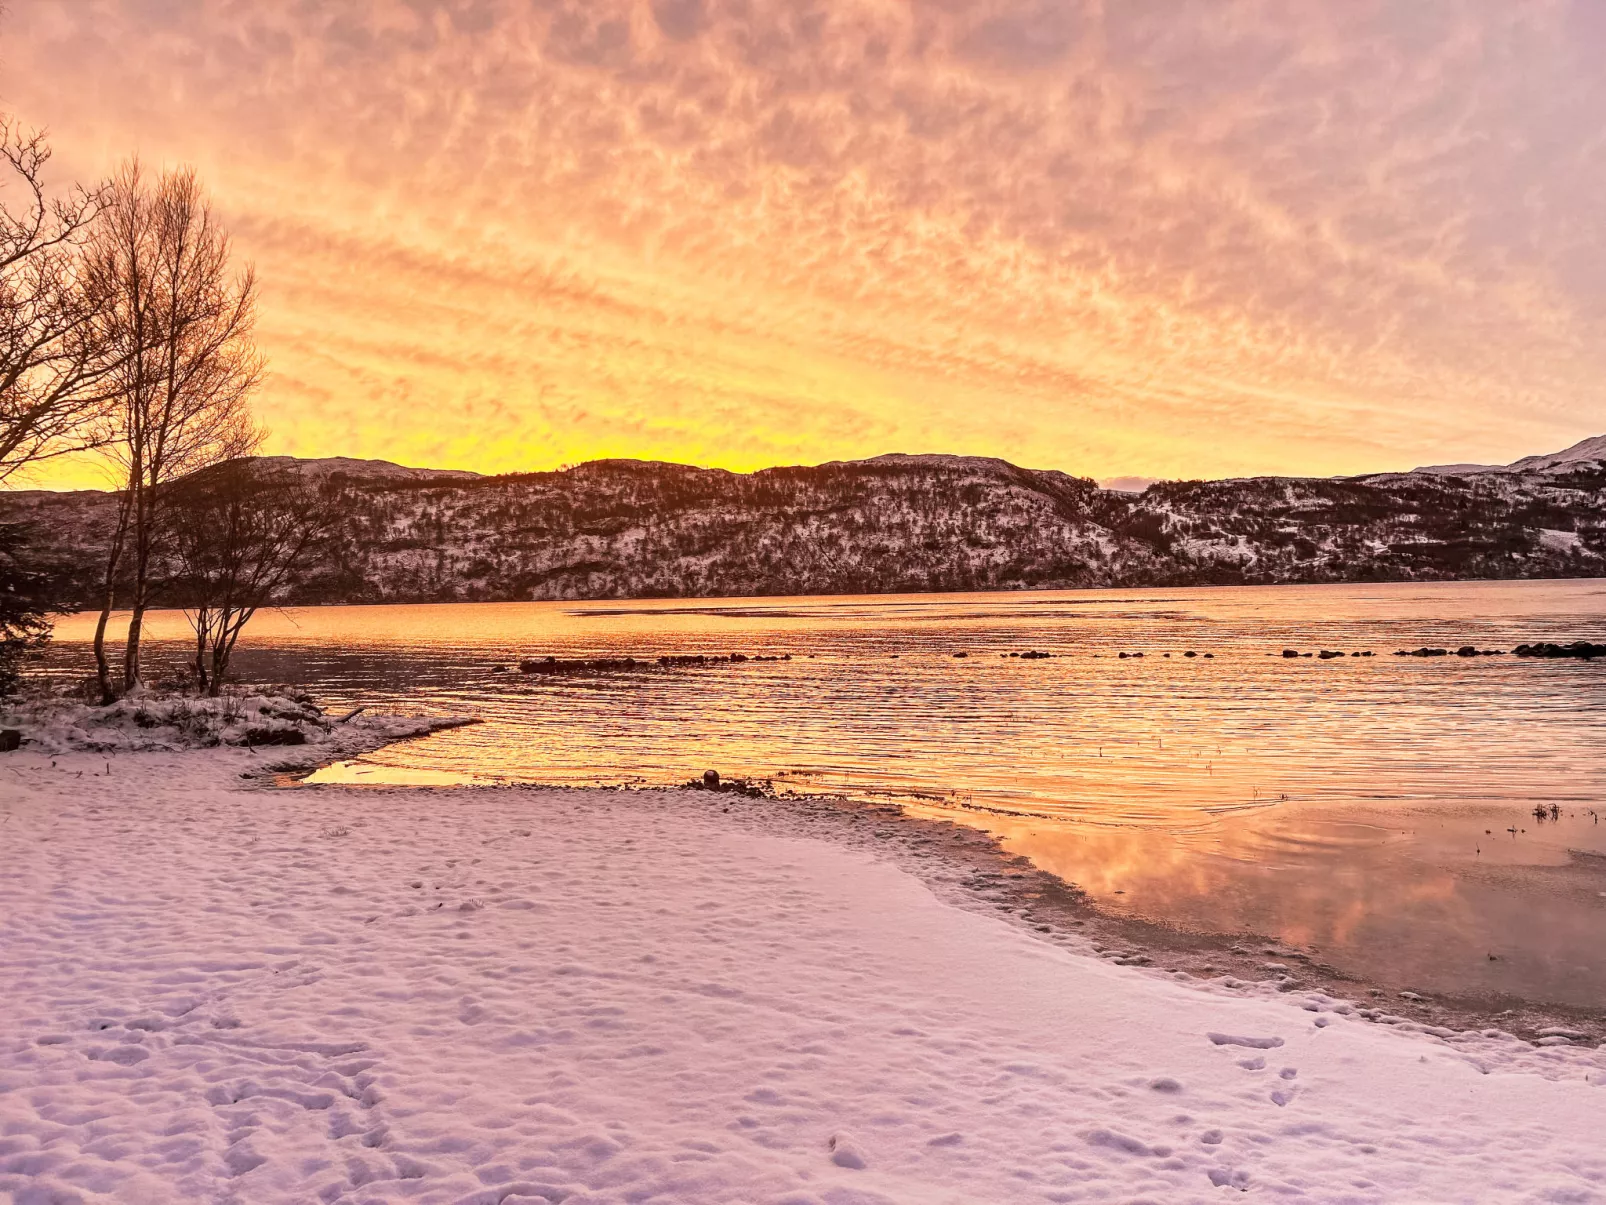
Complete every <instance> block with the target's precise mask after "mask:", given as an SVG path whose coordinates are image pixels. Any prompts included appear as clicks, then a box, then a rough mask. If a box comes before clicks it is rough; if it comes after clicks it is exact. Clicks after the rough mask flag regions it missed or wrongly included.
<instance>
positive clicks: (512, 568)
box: [0, 437, 1606, 604]
mask: <svg viewBox="0 0 1606 1205" xmlns="http://www.w3.org/2000/svg"><path fill="white" fill-rule="evenodd" d="M1602 443H1606V437H1602V439H1599V440H1595V441H1585V442H1584V443H1583V444H1579V445H1577V446H1576V447H1575V448H1571V449H1568V450H1567V451H1566V452H1562V453H1558V454H1556V455H1555V456H1550V457H1533V458H1529V461H1528V462H1521V461H1520V462H1518V464H1517V465H1513V466H1508V467H1506V468H1505V469H1503V470H1501V471H1498V472H1481V471H1480V472H1464V473H1444V472H1423V471H1418V472H1414V473H1388V474H1379V475H1374V476H1367V477H1351V478H1285V477H1257V478H1248V479H1239V480H1229V481H1203V482H1201V481H1191V482H1178V481H1171V482H1158V483H1156V484H1154V485H1152V486H1150V487H1149V488H1147V489H1146V490H1143V491H1142V492H1140V493H1132V492H1122V491H1117V490H1108V489H1101V488H1099V487H1098V485H1096V484H1095V483H1094V482H1092V481H1089V480H1086V479H1084V478H1078V477H1071V476H1069V475H1067V474H1065V473H1060V472H1055V471H1051V470H1037V469H1024V468H1019V467H1017V466H1015V465H1012V464H1009V463H1008V462H1006V461H1002V460H994V459H989V458H985V457H958V456H940V455H918V456H903V455H893V456H881V457H877V458H875V459H873V460H864V461H848V462H838V463H833V464H824V465H818V466H814V467H793V468H775V469H765V470H761V471H759V472H756V473H748V474H743V473H730V472H725V471H722V470H716V469H699V468H691V467H688V466H685V465H675V464H664V463H654V462H644V461H632V460H607V461H594V462H591V463H588V464H582V465H577V466H575V467H574V468H570V469H565V470H563V471H560V472H553V473H530V474H520V475H514V476H504V477H475V476H473V475H471V474H461V473H459V474H445V473H434V472H431V471H429V470H408V469H401V468H399V467H398V466H390V465H385V464H384V462H329V461H319V462H291V463H297V464H300V465H302V466H308V467H309V468H310V471H311V472H312V473H313V474H314V475H315V476H316V477H317V478H318V479H319V480H320V481H321V482H322V486H323V488H325V489H326V490H327V491H328V493H329V501H330V505H331V507H333V508H335V509H336V510H337V511H338V512H339V513H340V514H341V515H342V516H343V523H342V527H341V532H340V537H339V540H338V542H337V547H336V548H335V549H334V551H333V552H331V553H330V554H329V555H328V556H327V557H326V558H324V559H323V560H322V561H321V562H320V563H319V564H317V565H315V566H313V567H312V572H311V573H310V575H309V577H308V580H307V581H306V583H305V584H304V585H303V587H302V588H301V592H300V595H299V598H300V600H301V601H307V602H315V601H328V602H336V601H338V602H361V601H373V602H379V601H404V600H405V601H426V600H453V599H460V600H508V599H547V598H562V599H569V598H622V597H696V596H720V595H725V596H729V595H776V594H828V593H881V592H892V591H941V590H1007V589H1022V588H1033V587H1035V588H1052V587H1081V586H1104V585H1199V584H1230V583H1285V582H1323V581H1355V580H1380V581H1386V580H1443V579H1452V578H1463V577H1484V578H1509V577H1557V576H1597V575H1599V576H1606V463H1603V462H1602V461H1601V460H1599V459H1596V458H1594V457H1593V456H1591V455H1590V452H1591V450H1592V448H1599V447H1600V446H1601V444H1602ZM331 463H342V464H345V465H358V466H366V465H375V464H379V465H383V466H384V468H383V469H381V470H378V471H368V470H367V469H361V468H360V469H352V468H343V469H341V470H340V471H338V472H337V471H330V470H327V469H323V468H319V467H318V466H327V465H329V464H331ZM1525 464H1531V465H1532V467H1523V466H1524V465H1525ZM304 471H305V470H304ZM112 513H113V498H112V496H111V495H107V494H98V493H95V492H93V491H79V492H77V493H70V494H55V493H47V492H42V491H32V492H22V493H15V494H10V495H0V519H4V518H21V519H24V520H31V521H32V526H33V530H34V533H35V535H34V539H35V541H36V543H37V544H38V545H39V546H40V548H41V550H42V551H44V552H47V553H49V554H51V555H53V556H55V557H56V558H57V559H58V560H59V561H60V562H62V563H63V564H64V565H65V566H66V567H67V569H68V573H69V576H70V577H71V578H72V580H73V582H74V591H73V596H74V597H75V598H76V599H77V601H79V602H81V603H83V604H88V603H89V602H91V601H92V600H93V598H94V596H95V593H96V591H95V589H94V581H95V578H96V567H97V565H98V562H99V560H100V556H101V553H100V549H101V548H102V547H104V543H105V539H106V532H107V529H108V526H109V523H110V520H111V517H112Z"/></svg>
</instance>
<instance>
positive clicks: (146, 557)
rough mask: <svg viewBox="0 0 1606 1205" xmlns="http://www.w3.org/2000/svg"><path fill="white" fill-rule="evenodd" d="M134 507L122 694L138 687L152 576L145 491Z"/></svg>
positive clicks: (147, 506) (149, 507)
mask: <svg viewBox="0 0 1606 1205" xmlns="http://www.w3.org/2000/svg"><path fill="white" fill-rule="evenodd" d="M139 493H140V497H139V499H138V501H137V502H136V503H135V504H134V509H135V515H134V597H133V600H132V605H131V606H130V608H129V616H128V646H127V648H126V649H125V650H124V652H123V693H124V694H128V693H130V692H131V691H133V690H134V688H135V687H137V686H138V685H139V684H140V661H139V654H140V637H141V636H142V635H143V634H144V628H145V608H146V606H147V605H148V604H149V596H150V573H151V536H152V533H151V523H152V520H153V518H154V515H153V514H152V510H153V508H152V506H151V503H150V501H149V500H148V498H147V496H146V494H147V492H146V491H145V490H144V489H141V490H140V491H139Z"/></svg>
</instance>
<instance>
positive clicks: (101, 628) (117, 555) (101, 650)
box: [95, 500, 128, 707]
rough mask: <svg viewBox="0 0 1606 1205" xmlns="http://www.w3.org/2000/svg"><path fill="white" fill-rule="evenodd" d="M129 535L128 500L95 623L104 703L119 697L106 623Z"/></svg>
mask: <svg viewBox="0 0 1606 1205" xmlns="http://www.w3.org/2000/svg"><path fill="white" fill-rule="evenodd" d="M127 537H128V503H127V501H126V500H125V501H124V502H123V503H122V505H120V506H119V507H118V508H117V529H116V530H115V531H114V532H112V542H111V548H110V550H109V551H108V552H107V554H106V583H105V585H106V601H105V603H104V604H102V606H101V609H100V619H99V620H98V621H97V622H96V624H95V679H96V681H97V682H98V683H99V685H100V703H101V706H102V707H106V706H109V705H110V704H112V703H115V702H116V701H117V692H116V691H114V690H113V689H112V667H111V662H110V661H109V660H108V659H107V657H106V625H107V624H108V623H110V622H111V617H112V608H113V607H115V606H116V605H117V566H118V564H119V563H120V562H121V561H122V559H123V541H124V540H125V539H127Z"/></svg>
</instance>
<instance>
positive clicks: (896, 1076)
mask: <svg viewBox="0 0 1606 1205" xmlns="http://www.w3.org/2000/svg"><path fill="white" fill-rule="evenodd" d="M274 752H282V751H278V750H275V751H274ZM267 756H268V755H267V754H266V753H265V752H255V753H253V752H251V751H249V750H246V749H237V748H217V749H210V750H199V751H190V752H142V753H128V754H119V755H112V756H110V757H108V756H106V755H103V754H94V753H86V752H73V753H63V754H59V755H57V756H55V757H54V758H52V756H51V755H50V754H48V753H39V752H22V753H14V754H10V755H7V757H6V760H5V762H4V768H3V769H0V778H3V780H4V782H3V789H0V800H3V806H0V812H3V815H0V851H3V858H4V863H5V867H4V875H3V878H0V918H3V919H0V968H3V969H0V974H3V977H4V980H5V982H6V984H7V987H6V991H5V1008H4V1009H3V1010H0V1193H5V1194H8V1195H9V1197H10V1198H11V1199H14V1200H16V1201H19V1202H22V1201H28V1202H33V1201H76V1200H84V1201H95V1200H105V1201H117V1202H166V1201H177V1200H196V1201H240V1202H258V1201H261V1202H270V1201H285V1202H290V1201H297V1202H299V1201H330V1202H332V1201H352V1202H358V1201H388V1200H418V1201H446V1202H460V1201H474V1202H478V1201H486V1202H503V1203H507V1205H515V1203H518V1202H557V1201H565V1202H568V1203H569V1205H580V1203H582V1202H605V1201H606V1202H624V1201H684V1202H724V1201H733V1202H734V1201H764V1202H791V1203H794V1205H804V1203H807V1202H828V1203H832V1205H850V1203H871V1202H961V1201H963V1202H976V1201H989V1202H991V1201H999V1202H1003V1201H1104V1200H1121V1201H1134V1200H1151V1201H1189V1200H1210V1199H1215V1198H1216V1196H1217V1194H1219V1193H1222V1192H1227V1191H1234V1190H1236V1189H1243V1190H1245V1191H1247V1192H1249V1193H1251V1194H1266V1195H1276V1196H1280V1197H1287V1198H1292V1199H1309V1200H1319V1201H1571V1202H1584V1201H1596V1200H1606V1145H1603V1144H1602V1142H1601V1135H1602V1134H1603V1133H1606V1051H1601V1050H1597V1049H1594V1048H1592V1047H1583V1046H1580V1045H1578V1044H1576V1043H1568V1042H1566V1041H1565V1040H1564V1039H1558V1040H1557V1041H1556V1042H1555V1043H1554V1044H1553V1045H1549V1046H1535V1045H1533V1044H1530V1043H1527V1042H1521V1041H1518V1040H1516V1039H1514V1038H1511V1037H1509V1036H1503V1035H1497V1034H1496V1035H1492V1036H1484V1035H1477V1034H1451V1033H1449V1031H1444V1032H1443V1033H1441V1034H1435V1033H1433V1032H1430V1031H1429V1029H1428V1028H1426V1027H1421V1026H1394V1027H1390V1026H1386V1025H1379V1024H1374V1023H1371V1022H1369V1021H1367V1020H1365V1019H1362V1017H1361V1016H1360V1015H1359V1013H1358V1011H1357V1009H1356V1008H1355V1007H1354V1006H1352V1005H1351V1004H1348V1003H1345V1002H1342V1001H1339V1000H1337V999H1335V998H1333V997H1331V996H1327V995H1323V994H1321V993H1314V992H1282V993H1278V992H1276V991H1274V990H1272V989H1270V988H1269V987H1268V988H1266V989H1264V990H1258V989H1254V988H1250V989H1242V988H1240V989H1236V990H1232V989H1227V988H1223V987H1221V986H1219V985H1211V984H1207V983H1203V982H1200V981H1199V980H1195V979H1185V978H1183V977H1181V976H1176V977H1172V976H1168V975H1166V974H1163V973H1161V972H1158V971H1155V970H1153V969H1143V968H1137V967H1121V966H1115V965H1112V964H1111V963H1110V962H1108V961H1105V960H1100V959H1098V958H1096V957H1092V956H1090V955H1089V953H1088V952H1087V951H1086V949H1085V948H1084V947H1083V945H1082V943H1081V942H1080V941H1079V939H1078V938H1077V937H1076V936H1075V935H1074V934H1066V933H1061V932H1057V931H1056V932H1048V933H1044V932H1039V931H1038V930H1037V929H1036V928H1035V927H1034V926H1030V925H1027V924H1024V923H1022V921H1021V918H1019V917H1018V916H1013V915H1011V916H1004V915H989V914H987V905H985V904H984V903H982V902H980V901H979V900H975V901H974V902H973V903H971V904H968V905H967V899H974V897H967V895H966V894H965V893H964V892H963V891H961V890H959V888H958V887H957V886H956V885H955V884H957V882H958V877H959V876H960V875H961V874H966V873H969V872H968V871H966V870H963V869H960V868H955V869H953V870H952V871H951V872H950V871H949V869H948V861H949V860H948V859H947V858H946V857H945V855H944V852H943V851H942V850H941V848H940V845H941V842H940V841H939V840H937V839H936V838H935V837H934V836H933V835H932V832H933V831H934V830H930V829H928V830H925V831H924V832H923V834H922V833H920V832H918V831H916V830H911V833H910V834H904V833H889V832H888V830H887V828H886V827H884V826H882V825H877V824H854V823H846V822H827V820H828V817H825V816H824V813H823V812H822V813H821V816H819V817H815V818H814V819H813V820H811V818H810V816H809V814H808V813H807V812H806V811H800V810H798V809H796V808H790V809H788V808H779V807H771V806H770V804H769V802H768V801H763V800H747V799H735V798H731V797H726V796H721V795H709V794H704V793H701V792H673V791H641V792H609V791H582V790H573V791H551V790H539V789H524V788H516V789H500V790H498V789H474V790H450V791H440V790H363V789H352V788H315V789H298V790H284V789H278V788H276V787H274V786H273V785H271V784H272V776H271V775H267V774H264V773H263V772H262V766H263V763H264V761H265V760H267ZM242 775H249V776H250V777H242ZM727 809H728V810H727ZM838 820H840V816H838ZM973 839H980V838H979V835H978V836H977V837H975V838H972V837H967V836H965V835H964V834H961V833H957V832H956V833H955V834H954V837H953V840H954V841H955V843H956V844H958V845H965V844H966V843H967V842H969V841H971V840H973ZM917 870H920V871H921V873H916V871H917ZM1405 1030H1410V1031H1409V1032H1406V1031H1405Z"/></svg>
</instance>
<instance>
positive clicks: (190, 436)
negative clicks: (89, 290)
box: [89, 162, 263, 700]
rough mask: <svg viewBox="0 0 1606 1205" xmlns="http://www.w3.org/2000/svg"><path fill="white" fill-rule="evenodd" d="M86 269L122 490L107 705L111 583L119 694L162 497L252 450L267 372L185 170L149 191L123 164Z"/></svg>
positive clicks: (222, 250) (145, 596)
mask: <svg viewBox="0 0 1606 1205" xmlns="http://www.w3.org/2000/svg"><path fill="white" fill-rule="evenodd" d="M89 263H90V278H91V280H92V282H93V287H94V289H95V292H96V295H97V296H99V297H102V298H104V299H105V304H104V305H103V307H102V311H101V318H100V320H99V326H100V331H101V342H102V344H103V345H104V347H105V349H106V351H105V354H106V355H107V356H108V357H109V359H110V360H111V361H112V362H113V363H114V364H115V366H116V367H115V369H114V379H115V383H116V401H115V405H114V407H113V410H112V413H111V416H110V419H109V423H108V430H107V433H106V435H105V437H104V446H105V449H106V450H107V452H108V453H109V454H110V455H111V456H112V458H113V460H114V462H115V463H116V464H117V466H118V467H119V469H120V470H121V472H122V474H123V476H124V481H125V485H124V490H123V497H122V505H121V509H120V513H119V519H118V524H117V528H116V531H115V532H114V535H113V539H112V542H111V551H110V553H109V555H108V560H107V570H106V597H105V600H104V604H103V608H102V611H101V617H100V623H99V625H98V627H97V630H96V635H95V660H96V668H97V672H98V674H99V677H100V686H101V693H102V696H103V697H104V698H106V699H107V700H110V699H111V698H112V697H114V693H115V692H114V690H113V685H112V680H111V670H110V665H109V663H108V660H107V657H106V651H105V629H106V623H107V620H108V619H109V617H110V615H111V611H112V608H113V607H114V605H115V604H116V601H117V599H116V587H117V584H118V581H119V579H120V578H124V577H126V579H127V581H128V584H129V586H128V588H129V599H128V605H129V610H130V616H129V624H128V642H127V648H126V651H125V654H124V658H123V675H122V690H123V691H124V692H127V691H130V690H133V689H134V688H135V687H137V686H138V685H139V683H140V638H141V634H142V630H143V623H144V616H145V611H146V609H147V607H148V606H149V605H150V599H151V592H152V588H153V585H154V581H153V555H154V552H155V549H156V538H157V532H158V530H159V529H160V525H161V521H162V507H163V504H164V500H165V498H166V497H167V495H168V492H169V491H167V489H166V487H167V486H168V485H169V484H170V483H172V482H174V481H177V480H178V479H180V478H182V477H184V476H185V475H186V474H189V473H193V472H195V471H197V470H198V469H202V468H205V467H207V466H208V465H214V464H218V463H220V462H222V461H227V460H232V459H235V458H237V457H240V456H245V455H248V454H249V453H251V452H252V451H254V450H255V449H256V448H257V446H259V445H260V443H261V439H262V433H261V431H260V430H259V429H258V428H257V427H256V426H255V424H254V423H253V422H252V420H251V416H250V411H249V408H248V401H249V398H250V395H251V394H252V393H253V392H254V391H255V389H256V387H257V385H258V384H259V383H260V381H261V379H262V372H263V366H262V360H261V357H260V356H259V355H258V354H257V351H256V348H255V346H254V345H253V343H252V341H251V333H252V328H253V326H254V323H255V314H256V282H255V277H254V274H253V273H252V270H251V269H250V268H249V267H246V268H245V269H243V270H242V271H240V272H238V273H231V271H230V266H229V264H230V246H229V238H228V235H227V234H226V233H224V231H223V230H222V229H221V228H220V227H219V226H218V224H217V221H216V219H215V217H214V215H213V213H212V207H211V204H210V202H209V201H208V200H207V198H206V196H205V193H204V192H203V191H202V189H201V186H200V184H199V182H198V181H197V180H196V177H195V173H194V172H193V171H190V170H188V169H184V170H179V171H169V172H164V173H162V174H161V176H159V177H158V178H157V180H156V181H155V183H154V184H151V183H150V182H149V181H148V180H147V178H146V176H145V173H144V172H143V170H142V169H141V167H140V165H139V164H138V163H137V162H130V163H129V164H128V165H126V166H125V167H124V168H123V169H122V170H121V171H120V172H119V173H118V174H117V175H116V177H114V178H113V180H112V181H111V183H110V184H109V185H108V186H107V190H106V195H105V201H104V210H103V212H102V214H101V217H100V221H99V222H98V224H97V229H96V232H95V237H94V240H93V242H92V244H91V253H90V257H89ZM125 559H126V564H125V563H124V562H125Z"/></svg>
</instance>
